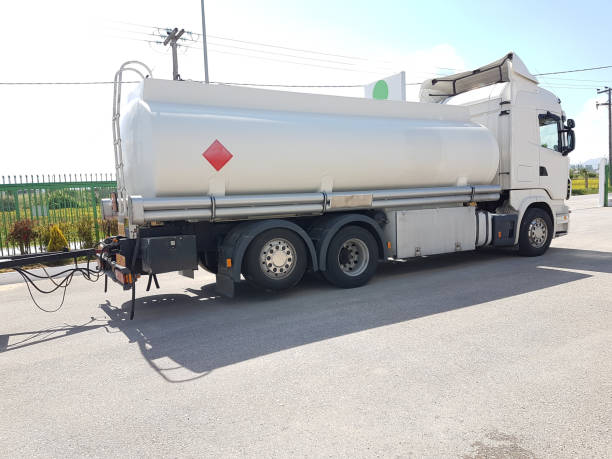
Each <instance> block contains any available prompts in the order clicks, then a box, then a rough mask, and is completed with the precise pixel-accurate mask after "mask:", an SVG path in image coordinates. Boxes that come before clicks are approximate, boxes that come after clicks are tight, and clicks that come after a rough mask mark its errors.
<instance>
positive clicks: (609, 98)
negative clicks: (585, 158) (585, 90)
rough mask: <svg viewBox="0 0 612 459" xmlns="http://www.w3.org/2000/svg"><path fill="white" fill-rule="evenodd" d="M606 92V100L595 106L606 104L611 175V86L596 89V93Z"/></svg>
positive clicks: (611, 172) (610, 169)
mask: <svg viewBox="0 0 612 459" xmlns="http://www.w3.org/2000/svg"><path fill="white" fill-rule="evenodd" d="M606 92H607V93H608V102H597V103H596V104H595V106H596V107H597V108H599V106H600V105H607V106H608V170H609V171H610V175H612V88H609V87H607V86H606V87H605V88H604V89H598V90H597V94H604V93H606ZM608 180H609V179H608Z"/></svg>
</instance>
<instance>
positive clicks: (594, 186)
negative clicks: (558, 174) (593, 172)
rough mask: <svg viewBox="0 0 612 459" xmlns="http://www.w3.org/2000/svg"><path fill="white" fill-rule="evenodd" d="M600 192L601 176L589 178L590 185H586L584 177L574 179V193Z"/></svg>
mask: <svg viewBox="0 0 612 459" xmlns="http://www.w3.org/2000/svg"><path fill="white" fill-rule="evenodd" d="M597 193H599V178H597V177H593V178H589V187H588V188H586V187H585V180H584V178H575V179H572V194H573V195H583V194H597Z"/></svg>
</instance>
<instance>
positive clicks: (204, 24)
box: [200, 0, 208, 83]
mask: <svg viewBox="0 0 612 459" xmlns="http://www.w3.org/2000/svg"><path fill="white" fill-rule="evenodd" d="M200 3H201V4H202V47H203V49H204V81H205V82H206V83H208V48H207V47H206V20H205V18H204V0H200Z"/></svg>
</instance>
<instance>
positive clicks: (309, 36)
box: [0, 0, 612, 175]
mask: <svg viewBox="0 0 612 459" xmlns="http://www.w3.org/2000/svg"><path fill="white" fill-rule="evenodd" d="M92 5H93V4H92V3H91V2H83V1H80V0H55V1H53V2H48V1H45V0H21V1H20V2H2V3H1V4H0V15H1V16H2V17H3V19H5V21H4V24H5V29H4V31H3V32H4V34H5V36H10V37H18V39H16V41H14V42H13V44H12V45H11V46H5V47H3V49H2V51H1V52H2V60H3V62H4V63H5V65H3V68H2V72H1V75H0V80H1V81H98V80H111V79H112V76H113V74H114V71H115V70H116V68H117V67H118V66H119V65H120V64H121V63H122V62H124V61H126V60H129V59H139V60H142V61H144V62H146V63H148V64H150V65H151V66H152V67H153V68H154V75H155V76H156V77H162V78H168V77H170V75H171V65H170V62H171V61H170V57H169V55H168V50H167V49H164V48H163V47H162V46H160V45H158V44H155V43H149V42H146V41H143V40H145V39H150V40H155V36H154V35H155V33H156V32H157V29H155V28H152V26H155V27H161V28H165V27H174V26H177V27H184V28H185V29H187V30H191V31H193V32H196V33H197V32H200V30H201V22H200V1H199V0H176V1H173V2H169V1H167V0H129V1H128V0H106V1H105V2H103V3H100V4H97V5H96V7H95V8H92ZM206 8H207V29H208V30H207V31H208V33H209V35H210V36H211V38H210V40H209V42H210V48H209V51H210V71H211V79H212V80H213V81H224V82H255V83H287V84H315V85H316V84H318V85H321V84H332V85H333V84H357V85H362V84H367V83H370V82H372V81H376V80H377V79H379V78H382V77H385V76H387V75H390V74H392V73H395V72H397V71H401V70H405V71H406V72H407V80H408V81H422V80H424V79H427V78H429V77H432V76H434V75H435V74H441V73H444V72H446V73H449V72H448V71H446V70H443V69H440V67H450V68H458V69H471V68H475V67H478V66H481V65H484V64H487V63H489V62H491V61H493V60H495V59H498V58H500V57H502V56H503V55H504V54H505V53H507V52H508V51H515V52H516V53H517V54H518V55H519V56H520V57H521V58H522V59H523V61H524V62H525V63H526V65H527V66H528V68H529V69H530V70H531V71H532V72H533V73H540V72H549V71H559V70H565V69H574V68H583V67H591V66H599V65H608V64H612V53H611V52H610V50H609V41H610V40H609V38H608V36H607V35H608V34H607V32H606V28H605V26H604V21H606V20H608V18H609V17H610V15H611V14H612V6H610V4H609V3H606V2H597V1H583V2H581V3H579V2H567V1H556V2H533V1H532V2H527V1H514V2H495V1H486V2H485V1H463V2H454V1H453V2H449V1H438V2H431V1H430V2H422V1H418V2H417V1H414V2H413V1H398V0H386V1H385V0H378V1H365V0H335V1H330V0H327V1H322V0H294V1H287V0H284V1H281V0H257V1H253V0H206ZM33 12H36V14H33ZM215 37H216V38H215ZM218 37H221V38H218ZM196 38H197V37H196ZM228 38H230V39H234V40H243V41H247V42H257V43H265V44H272V45H276V46H284V47H288V48H296V49H307V50H314V51H318V52H319V53H321V52H323V53H328V54H334V55H342V56H349V57H348V58H344V57H342V58H339V57H334V56H326V55H323V54H312V53H311V54H304V53H301V52H296V51H291V50H286V49H282V48H274V47H262V46H261V45H258V44H248V43H243V42H236V41H228V40H227V39H228ZM190 45H191V46H192V47H190V48H183V49H182V50H181V53H180V55H179V62H180V73H181V75H182V76H183V78H188V79H189V78H190V79H203V71H202V52H201V50H200V49H198V48H197V47H198V46H199V43H198V42H192V43H190ZM241 47H243V48H247V49H248V50H244V49H240V48H241ZM275 53H276V54H275ZM292 55H293V56H298V57H291V56H292ZM289 61H292V62H289ZM584 80H598V81H584ZM610 83H612V69H609V70H600V71H592V72H583V73H573V74H567V75H559V76H555V77H551V78H546V79H544V78H542V84H543V85H544V86H545V87H547V88H548V89H550V90H552V91H553V92H554V93H555V94H557V95H558V96H559V97H560V98H561V100H562V102H563V105H564V109H565V111H566V113H567V114H568V116H569V117H573V118H575V119H576V123H577V129H576V131H577V135H578V148H577V150H576V152H574V153H573V154H572V161H573V162H578V161H584V160H587V159H590V158H593V157H597V156H603V155H606V154H607V116H606V113H605V110H599V111H596V110H595V100H596V99H597V97H596V92H595V88H596V87H597V86H604V85H606V84H610ZM409 89H410V91H408V97H413V98H414V97H415V94H416V87H413V88H409ZM302 91H309V92H322V93H328V94H338V95H347V96H357V97H360V96H362V95H363V90H362V89H360V88H357V89H333V88H332V89H303V90H302ZM0 97H1V98H2V101H3V110H2V111H0V125H2V126H3V136H0V151H2V155H3V166H2V168H1V169H0V175H4V174H20V173H39V172H41V173H42V172H44V173H57V172H59V170H61V171H65V170H66V169H67V168H69V169H71V170H72V172H76V173H79V172H97V171H100V172H110V171H112V170H114V165H113V153H112V145H111V140H112V136H111V132H110V113H109V107H110V104H111V97H112V88H111V87H109V86H66V87H59V86H39V87H33V86H0ZM599 99H601V96H600V97H599ZM58 169H59V170H58Z"/></svg>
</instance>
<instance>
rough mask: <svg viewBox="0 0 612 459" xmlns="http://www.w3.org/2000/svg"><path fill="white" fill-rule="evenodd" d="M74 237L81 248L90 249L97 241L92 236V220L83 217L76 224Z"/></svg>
mask: <svg viewBox="0 0 612 459" xmlns="http://www.w3.org/2000/svg"><path fill="white" fill-rule="evenodd" d="M75 227H76V235H77V238H78V240H79V242H80V243H81V247H84V248H87V249H89V248H92V247H93V246H94V245H96V243H97V242H98V241H96V240H95V239H96V238H95V236H94V224H93V220H92V219H91V218H89V217H83V218H81V219H80V220H79V221H77V222H76V225H75Z"/></svg>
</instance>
